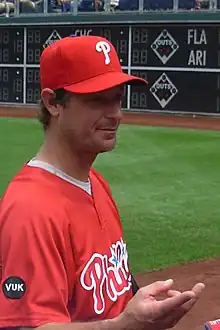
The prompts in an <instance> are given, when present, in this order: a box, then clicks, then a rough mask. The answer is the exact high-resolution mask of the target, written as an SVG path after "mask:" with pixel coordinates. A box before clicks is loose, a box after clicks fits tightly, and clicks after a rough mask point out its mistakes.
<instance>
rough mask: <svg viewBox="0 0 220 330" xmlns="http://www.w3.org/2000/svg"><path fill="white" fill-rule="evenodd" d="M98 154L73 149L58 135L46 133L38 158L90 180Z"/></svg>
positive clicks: (80, 177)
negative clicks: (91, 170)
mask: <svg viewBox="0 0 220 330" xmlns="http://www.w3.org/2000/svg"><path fill="white" fill-rule="evenodd" d="M96 156H97V155H94V154H89V153H85V152H84V153H83V152H79V151H76V150H73V149H72V148H70V147H69V146H68V144H67V143H65V142H64V141H63V140H62V141H60V140H59V138H58V137H55V138H54V137H50V136H49V135H46V136H45V140H44V143H43V145H42V147H41V148H40V150H39V152H38V153H37V155H36V159H37V160H40V161H43V162H46V163H48V164H51V165H53V166H55V167H57V168H58V169H59V170H61V171H63V172H64V173H66V174H68V175H69V176H71V177H73V178H75V179H77V180H80V181H88V177H89V172H90V169H91V167H92V164H93V162H94V161H95V158H96Z"/></svg>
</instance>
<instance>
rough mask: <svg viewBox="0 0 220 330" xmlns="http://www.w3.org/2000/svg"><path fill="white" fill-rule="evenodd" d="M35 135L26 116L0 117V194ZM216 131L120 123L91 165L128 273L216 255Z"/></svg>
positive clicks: (219, 203)
mask: <svg viewBox="0 0 220 330" xmlns="http://www.w3.org/2000/svg"><path fill="white" fill-rule="evenodd" d="M42 140H43V135H42V132H41V127H40V126H39V124H38V123H37V122H35V121H34V120H30V119H29V120H24V119H5V118H1V119H0V141H1V143H0V148H1V149H0V150H1V163H0V195H1V194H2V193H3V190H4V189H5V187H6V185H7V183H8V182H9V180H10V179H11V177H12V176H13V175H14V174H15V173H16V171H17V170H19V168H20V167H21V166H22V164H23V162H25V161H26V160H27V159H29V158H31V157H33V156H34V155H35V152H36V151H37V149H38V147H39V145H40V144H41V142H42ZM219 146H220V132H210V131H196V130H183V129H170V128H153V127H138V126H125V125H123V126H121V128H120V131H119V136H118V146H117V148H116V149H115V150H114V151H113V152H111V153H108V154H103V155H101V156H100V157H99V158H98V159H97V161H96V164H95V166H96V168H97V169H99V170H100V171H101V173H102V174H103V175H104V176H105V177H106V178H107V179H108V181H109V183H110V185H111V188H112V191H113V193H114V196H115V199H116V201H117V203H118V206H119V210H120V213H121V217H122V221H123V226H124V230H125V237H126V239H127V242H128V248H129V253H130V261H131V265H132V269H133V271H134V272H141V271H149V270H152V269H159V268H165V267H167V266H168V265H171V264H177V263H187V262H191V261H194V260H198V259H204V258H209V257H215V256H219V255H220V221H219V213H220V212H219V210H220V174H219V173H220V150H219Z"/></svg>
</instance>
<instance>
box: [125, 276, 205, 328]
mask: <svg viewBox="0 0 220 330" xmlns="http://www.w3.org/2000/svg"><path fill="white" fill-rule="evenodd" d="M172 285H173V280H167V281H158V282H155V283H153V284H150V285H148V286H146V287H143V288H141V289H139V290H138V292H137V293H136V295H135V296H134V298H133V299H132V300H131V301H130V302H129V303H128V305H127V307H126V309H125V310H124V312H123V313H122V314H121V315H120V316H119V322H121V324H124V326H125V327H124V329H129V330H133V329H136V330H140V329H144V330H165V329H169V328H172V327H174V326H175V325H176V324H177V323H178V321H179V320H180V319H181V318H182V317H183V316H184V315H185V314H186V313H187V312H188V311H189V310H190V309H191V308H192V307H193V306H194V304H195V303H196V301H197V299H198V298H199V296H200V294H201V292H202V291H203V289H204V288H205V286H204V284H203V283H198V284H196V285H195V286H194V287H193V288H192V290H190V291H184V292H180V291H175V290H171V287H172ZM161 294H163V295H164V294H166V295H167V296H166V297H165V299H164V300H157V296H158V295H161Z"/></svg>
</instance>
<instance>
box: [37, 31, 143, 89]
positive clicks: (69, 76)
mask: <svg viewBox="0 0 220 330" xmlns="http://www.w3.org/2000/svg"><path fill="white" fill-rule="evenodd" d="M40 78H41V88H42V89H44V88H50V89H52V90H56V89H60V88H64V89H65V90H67V91H70V92H73V93H95V92H99V91H103V90H106V89H109V88H112V87H114V86H118V85H121V84H125V83H136V84H146V83H147V81H145V80H144V79H141V78H138V77H135V76H131V75H128V74H125V73H123V71H122V68H121V64H120V61H119V58H118V55H117V53H116V50H115V48H114V46H113V45H112V44H111V43H110V42H109V41H108V40H107V39H105V38H102V37H96V36H81V37H65V38H63V39H60V40H58V41H56V42H54V43H53V44H52V45H50V46H48V47H47V48H46V49H44V51H43V52H42V54H41V59H40Z"/></svg>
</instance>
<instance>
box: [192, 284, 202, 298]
mask: <svg viewBox="0 0 220 330" xmlns="http://www.w3.org/2000/svg"><path fill="white" fill-rule="evenodd" d="M204 289H205V284H204V283H197V284H196V285H194V287H193V288H192V291H193V292H194V293H195V296H196V297H199V296H200V294H201V293H202V291H203V290H204Z"/></svg>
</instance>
